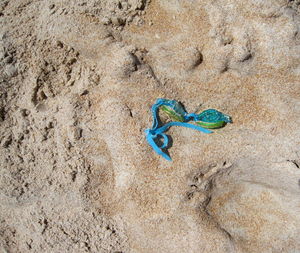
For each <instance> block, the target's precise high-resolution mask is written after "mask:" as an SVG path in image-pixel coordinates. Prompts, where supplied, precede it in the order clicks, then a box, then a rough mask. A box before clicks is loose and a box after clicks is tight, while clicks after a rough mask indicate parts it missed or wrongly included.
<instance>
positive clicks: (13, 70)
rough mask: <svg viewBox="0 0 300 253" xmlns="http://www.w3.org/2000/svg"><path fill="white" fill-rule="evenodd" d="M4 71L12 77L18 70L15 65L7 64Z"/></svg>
mask: <svg viewBox="0 0 300 253" xmlns="http://www.w3.org/2000/svg"><path fill="white" fill-rule="evenodd" d="M5 73H6V74H7V75H8V76H9V77H14V76H16V75H17V74H18V70H17V68H16V67H15V66H13V65H7V66H6V68H5Z"/></svg>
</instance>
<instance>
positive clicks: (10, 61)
mask: <svg viewBox="0 0 300 253" xmlns="http://www.w3.org/2000/svg"><path fill="white" fill-rule="evenodd" d="M4 62H5V63H6V64H9V63H12V62H13V58H12V57H11V56H7V57H6V58H4Z"/></svg>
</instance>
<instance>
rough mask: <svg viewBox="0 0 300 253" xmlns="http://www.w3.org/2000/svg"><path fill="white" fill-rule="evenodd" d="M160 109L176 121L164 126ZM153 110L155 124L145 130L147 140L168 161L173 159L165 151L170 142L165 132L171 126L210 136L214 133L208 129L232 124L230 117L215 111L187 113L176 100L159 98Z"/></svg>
mask: <svg viewBox="0 0 300 253" xmlns="http://www.w3.org/2000/svg"><path fill="white" fill-rule="evenodd" d="M159 108H161V109H162V110H163V111H164V112H165V113H166V114H167V115H168V116H170V118H171V119H173V120H176V121H173V122H169V123H167V124H165V125H162V123H161V122H160V119H159V116H158V111H159ZM151 110H152V116H153V123H152V127H151V128H149V129H146V130H145V133H146V139H147V141H148V143H149V144H150V146H151V147H152V148H153V149H154V151H155V152H156V153H157V154H159V155H161V156H162V157H164V158H165V159H166V160H168V161H171V157H170V156H169V155H168V154H166V153H165V152H164V151H163V150H164V149H167V148H168V144H169V140H168V136H167V135H166V134H165V132H166V131H167V130H168V129H169V128H170V127H171V126H182V127H188V128H192V129H195V130H198V131H200V132H203V133H206V134H209V133H213V132H212V131H210V130H208V129H206V128H220V127H223V126H224V125H226V124H227V123H232V120H231V117H230V116H228V115H226V114H223V113H221V112H219V111H217V110H215V109H208V110H205V111H203V112H202V113H200V114H196V113H187V112H186V111H185V109H184V108H183V106H182V105H181V104H180V103H178V102H177V101H176V100H169V99H163V98H159V99H157V100H156V103H155V104H154V105H153V106H152V108H151ZM189 121H194V122H196V124H198V125H199V126H196V125H193V124H190V123H187V122H189ZM159 139H163V143H162V145H160V146H159V145H158V144H157V141H158V140H159Z"/></svg>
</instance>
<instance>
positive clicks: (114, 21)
mask: <svg viewBox="0 0 300 253" xmlns="http://www.w3.org/2000/svg"><path fill="white" fill-rule="evenodd" d="M111 22H112V24H113V25H120V22H119V18H117V17H112V18H111Z"/></svg>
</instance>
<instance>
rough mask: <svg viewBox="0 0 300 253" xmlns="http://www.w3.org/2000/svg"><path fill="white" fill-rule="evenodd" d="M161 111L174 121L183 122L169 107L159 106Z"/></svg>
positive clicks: (181, 117)
mask: <svg viewBox="0 0 300 253" xmlns="http://www.w3.org/2000/svg"><path fill="white" fill-rule="evenodd" d="M161 109H162V110H163V111H164V112H165V113H166V114H167V115H168V116H169V117H170V118H171V119H172V120H174V121H179V122H184V117H183V116H182V115H181V114H179V113H177V112H175V111H174V110H173V109H172V108H170V107H169V106H166V105H163V106H161Z"/></svg>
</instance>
